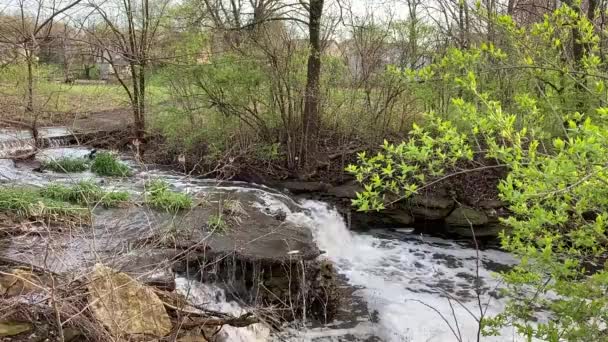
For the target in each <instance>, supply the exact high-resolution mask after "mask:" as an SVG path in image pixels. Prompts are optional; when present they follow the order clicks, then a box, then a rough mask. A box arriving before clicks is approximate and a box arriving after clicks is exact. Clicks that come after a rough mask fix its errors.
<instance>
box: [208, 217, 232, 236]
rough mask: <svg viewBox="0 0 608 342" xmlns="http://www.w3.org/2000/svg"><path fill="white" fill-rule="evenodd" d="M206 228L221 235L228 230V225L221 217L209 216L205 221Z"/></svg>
mask: <svg viewBox="0 0 608 342" xmlns="http://www.w3.org/2000/svg"><path fill="white" fill-rule="evenodd" d="M207 227H208V228H209V229H210V230H212V231H218V232H220V233H223V232H225V231H226V230H227V229H228V223H226V220H224V218H223V217H222V215H211V216H209V219H208V220H207Z"/></svg>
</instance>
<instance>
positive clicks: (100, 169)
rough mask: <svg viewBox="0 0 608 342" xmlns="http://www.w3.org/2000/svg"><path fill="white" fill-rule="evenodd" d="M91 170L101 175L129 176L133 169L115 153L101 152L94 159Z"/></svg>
mask: <svg viewBox="0 0 608 342" xmlns="http://www.w3.org/2000/svg"><path fill="white" fill-rule="evenodd" d="M91 171H93V172H95V173H96V174H98V175H100V176H109V177H127V176H130V175H131V170H130V169H129V167H128V166H127V165H125V164H124V163H122V162H121V161H119V160H118V158H116V156H115V155H114V154H113V153H110V152H99V153H97V155H96V156H95V159H94V160H93V164H92V165H91Z"/></svg>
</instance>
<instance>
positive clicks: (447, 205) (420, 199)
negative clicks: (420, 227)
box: [410, 195, 454, 209]
mask: <svg viewBox="0 0 608 342" xmlns="http://www.w3.org/2000/svg"><path fill="white" fill-rule="evenodd" d="M410 201H411V203H412V205H413V206H415V207H425V208H437V209H451V208H452V207H454V200H452V199H450V198H447V197H440V196H436V195H414V196H412V198H411V200H410Z"/></svg>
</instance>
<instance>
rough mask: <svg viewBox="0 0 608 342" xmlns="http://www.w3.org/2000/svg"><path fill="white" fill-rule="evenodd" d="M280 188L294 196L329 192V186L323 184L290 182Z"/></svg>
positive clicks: (282, 184)
mask: <svg viewBox="0 0 608 342" xmlns="http://www.w3.org/2000/svg"><path fill="white" fill-rule="evenodd" d="M278 186H279V187H281V188H284V189H287V190H289V192H291V193H293V194H305V193H311V192H324V191H327V190H328V188H329V185H328V184H326V183H323V182H300V181H288V182H281V183H279V184H278Z"/></svg>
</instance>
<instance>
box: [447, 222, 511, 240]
mask: <svg viewBox="0 0 608 342" xmlns="http://www.w3.org/2000/svg"><path fill="white" fill-rule="evenodd" d="M504 229H505V227H504V226H503V225H500V224H488V225H485V226H476V227H475V226H474V227H473V231H474V232H475V237H476V238H493V237H497V236H498V234H499V233H500V232H501V231H503V230H504ZM446 231H447V232H448V233H452V234H456V235H459V236H462V237H466V238H472V237H473V232H472V231H471V227H465V226H449V227H447V229H446Z"/></svg>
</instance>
